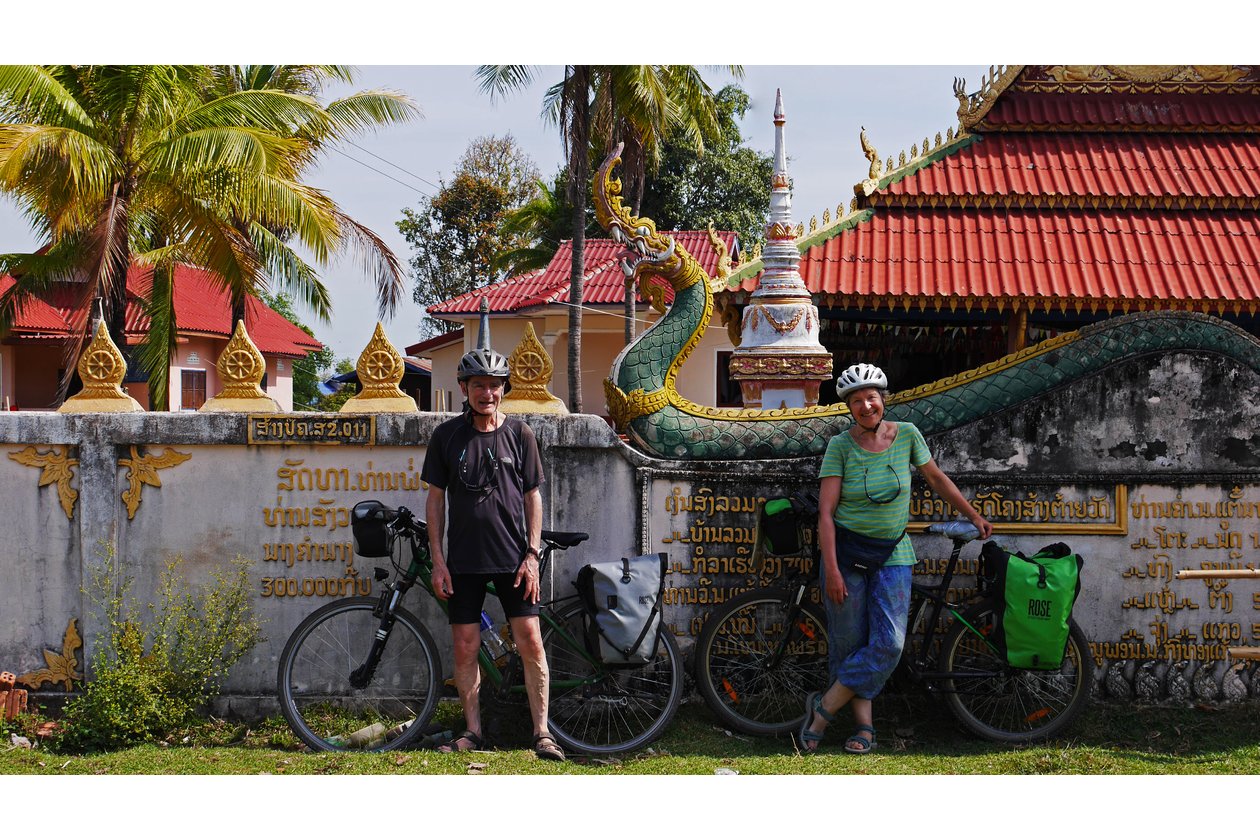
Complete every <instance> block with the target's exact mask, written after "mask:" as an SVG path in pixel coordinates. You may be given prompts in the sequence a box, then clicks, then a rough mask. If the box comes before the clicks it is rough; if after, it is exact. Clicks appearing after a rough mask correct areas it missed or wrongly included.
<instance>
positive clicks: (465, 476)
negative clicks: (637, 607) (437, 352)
mask: <svg viewBox="0 0 1260 840" xmlns="http://www.w3.org/2000/svg"><path fill="white" fill-rule="evenodd" d="M456 379H457V380H458V381H459V389H460V391H461V392H462V393H463V395H464V400H465V408H464V412H463V414H461V415H460V416H459V417H456V418H455V419H453V420H448V421H446V422H445V423H443V424H442V425H440V426H438V427H437V429H436V430H434V432H433V440H432V441H431V443H430V445H429V450H428V452H427V454H426V455H425V459H424V468H423V470H422V472H421V478H423V479H424V480H425V481H427V482H428V484H429V496H428V501H427V502H426V503H425V518H426V519H427V521H428V524H429V551H430V553H431V554H432V557H433V579H432V582H433V591H434V592H436V593H437V596H438V597H439V598H442V599H443V600H446V601H447V606H448V611H449V613H450V624H451V636H452V639H453V640H454V647H455V687H456V688H457V689H458V691H459V699H460V702H461V703H463V706H464V724H465V726H466V727H467V729H466V730H465V731H464V732H462V733H461V734H460V735H459V737H457V738H455V739H454V740H452V741H450V742H449V743H447V744H445V745H443V747H442V748H441V749H442V750H444V751H446V752H462V751H464V750H472V749H481V748H483V747H484V746H485V740H484V738H483V736H482V726H481V708H480V704H479V699H478V689H479V688H480V685H481V672H480V670H479V669H478V667H477V651H478V648H479V646H480V639H481V608H482V604H483V603H484V599H485V595H486V583H488V582H493V583H494V585H495V591H496V593H497V594H498V597H499V601H500V603H501V604H502V605H503V611H504V613H505V614H506V615H507V617H508V622H509V624H510V625H511V628H512V639H513V641H514V642H515V643H516V649H517V652H519V653H520V656H521V661H522V662H523V663H524V666H525V689H526V692H527V694H528V696H529V710H530V717H531V718H532V719H533V725H534V753H535V755H537V756H538V757H539V758H541V759H545V760H548V761H563V760H564V757H565V756H564V751H563V750H562V749H561V748H560V745H559V744H558V743H556V741H555V739H554V738H552V737H551V733H550V732H549V731H548V730H547V700H548V696H547V678H548V674H547V659H546V655H545V654H544V652H543V644H542V632H541V630H540V628H539V623H538V600H539V595H540V589H539V580H538V551H539V549H538V546H539V543H540V538H541V536H542V493H541V492H540V491H539V485H540V484H542V481H543V474H542V462H541V459H540V458H539V455H538V441H537V439H536V438H535V437H534V433H533V431H532V430H531V429H530V428H529V426H527V425H525V424H524V423H523V422H521V421H520V420H518V419H516V418H514V417H508V416H506V415H504V414H503V413H502V412H501V411H499V404H500V402H501V401H502V400H503V395H504V394H505V393H506V392H507V390H508V389H509V388H510V387H511V384H510V382H509V381H508V364H507V359H505V358H504V357H503V356H502V355H500V354H499V353H496V352H495V351H494V350H491V349H490V348H489V347H483V348H479V349H476V350H472V351H470V352H468V353H465V354H464V356H463V358H461V359H460V360H459V368H458V369H457V371H456ZM448 508H449V511H450V521H449V525H450V533H449V537H448V540H447V545H448V549H449V551H448V552H447V553H446V554H444V553H443V551H442V536H443V531H444V530H445V526H446V525H447V517H446V514H447V510H448Z"/></svg>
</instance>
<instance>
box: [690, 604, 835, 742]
mask: <svg viewBox="0 0 1260 840" xmlns="http://www.w3.org/2000/svg"><path fill="white" fill-rule="evenodd" d="M793 594H794V593H793V592H791V591H789V590H787V589H760V590H753V591H751V592H745V593H743V594H742V595H739V596H737V597H735V598H732V599H731V600H730V601H727V602H726V604H724V605H723V606H721V607H719V608H718V610H717V611H716V612H714V613H713V614H712V615H711V616H709V620H708V621H706V622H705V624H704V629H702V630H701V631H700V637H699V639H697V641H696V654H695V660H696V661H695V668H696V687H697V688H698V689H699V690H700V696H701V697H703V698H704V702H705V703H706V704H708V706H709V708H710V709H712V710H713V712H714V714H716V715H717V716H718V717H719V718H721V719H722V722H723V723H725V724H726V725H727V726H729V727H730V728H731V729H736V730H738V731H740V732H746V733H748V734H750V735H777V734H782V733H786V732H792V731H794V730H796V729H797V728H799V727H800V725H801V719H802V718H803V717H804V716H805V695H807V694H808V693H809V692H811V691H817V690H821V689H824V688H826V687H827V683H828V682H829V680H828V679H827V625H826V622H825V620H824V619H823V618H822V617H821V615H820V614H819V612H818V611H817V610H816V609H815V608H814V607H812V606H808V605H806V604H801V606H800V610H799V612H797V614H796V616H795V618H794V619H793V620H792V622H791V626H788V614H789V611H790V609H791V604H792V596H793Z"/></svg>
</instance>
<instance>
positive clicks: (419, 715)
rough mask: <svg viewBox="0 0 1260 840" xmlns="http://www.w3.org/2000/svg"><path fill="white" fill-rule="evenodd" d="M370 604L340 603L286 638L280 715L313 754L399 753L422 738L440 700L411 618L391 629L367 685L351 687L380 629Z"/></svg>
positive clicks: (424, 644)
mask: <svg viewBox="0 0 1260 840" xmlns="http://www.w3.org/2000/svg"><path fill="white" fill-rule="evenodd" d="M376 604H377V599H376V598H343V599H341V600H338V601H333V602H332V603H331V604H327V605H325V606H323V607H320V608H319V609H317V610H315V612H313V613H311V614H310V615H308V616H307V617H306V618H305V619H303V620H302V622H301V623H300V624H299V625H298V626H297V628H296V629H295V630H294V631H293V633H292V634H291V635H290V636H289V640H288V641H287V642H286V643H285V645H284V651H283V652H282V653H281V654H280V665H279V668H278V669H277V672H276V681H277V693H278V694H279V697H280V712H281V713H282V714H283V715H284V719H285V720H286V721H288V723H289V727H290V728H291V729H292V730H293V733H294V734H295V735H297V737H298V738H300V739H301V740H302V742H303V743H305V744H306V745H307V746H309V747H310V748H311V749H313V750H328V751H372V752H379V751H385V750H397V749H401V748H403V747H405V746H406V745H407V744H409V743H411V742H412V741H414V740H415V739H416V738H417V737H419V736H420V734H421V732H422V731H423V729H424V726H425V724H427V723H428V722H429V717H430V716H431V715H432V714H433V710H434V708H435V707H436V706H437V700H438V675H439V673H440V665H439V662H440V660H439V659H438V656H437V653H436V651H437V647H436V645H435V644H434V643H433V637H432V636H431V635H430V634H429V631H428V630H427V629H426V628H425V627H424V625H423V624H421V623H420V622H419V621H418V620H417V619H416V617H415V616H414V615H412V614H411V613H409V612H407V611H406V610H404V609H398V610H396V611H395V616H396V618H397V621H396V622H395V623H394V626H393V629H392V630H391V631H390V636H389V641H388V642H387V644H386V647H385V651H384V653H383V654H382V656H381V660H380V663H379V664H378V666H377V668H376V671H375V673H374V675H373V678H372V681H371V682H370V683H369V684H368V685H367V686H365V687H364V688H362V689H356V688H354V687H352V686H351V685H350V673H351V671H353V670H354V669H355V668H357V667H358V666H359V665H361V664H362V662H363V659H364V657H365V656H366V654H367V652H368V650H369V648H370V646H371V644H372V641H373V639H374V637H375V635H376V632H377V629H378V628H379V627H380V623H381V622H380V619H379V618H377V617H375V616H373V615H372V610H373V609H374V608H375V607H376Z"/></svg>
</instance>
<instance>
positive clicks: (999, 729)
mask: <svg viewBox="0 0 1260 840" xmlns="http://www.w3.org/2000/svg"><path fill="white" fill-rule="evenodd" d="M995 616H996V611H995V607H994V604H993V602H992V601H986V602H984V603H981V604H978V605H976V606H975V607H972V608H971V609H970V610H968V611H967V612H966V613H964V615H963V619H964V621H965V622H966V623H964V622H963V621H955V622H954V625H953V627H951V628H950V631H949V633H948V634H947V635H946V637H945V641H944V642H943V643H942V644H941V660H940V661H941V666H942V669H943V670H945V671H948V672H950V673H958V672H962V673H966V672H967V671H976V672H980V673H978V674H977V676H975V677H955V678H953V679H949V680H945V681H944V683H943V688H944V691H945V701H946V703H947V704H948V706H949V709H950V711H951V712H953V713H954V716H955V717H957V718H958V720H959V722H960V723H961V724H962V725H963V726H964V727H965V728H966V729H967V730H968V731H970V732H972V733H973V734H975V735H979V736H980V737H981V738H987V739H989V740H991V741H1001V742H1004V743H1011V744H1019V743H1026V742H1029V741H1039V740H1044V739H1046V738H1052V737H1054V736H1055V735H1058V734H1059V733H1060V732H1062V731H1064V730H1065V729H1067V727H1068V726H1070V725H1071V724H1072V722H1073V721H1074V720H1076V718H1077V716H1079V715H1080V713H1081V712H1082V711H1083V710H1084V709H1085V706H1086V704H1087V703H1088V702H1089V692H1090V686H1091V685H1093V682H1094V670H1093V667H1092V665H1091V664H1090V659H1089V640H1088V639H1087V638H1086V637H1085V634H1084V633H1083V632H1082V631H1081V628H1080V627H1078V626H1077V625H1076V622H1075V621H1069V622H1068V642H1067V651H1066V653H1065V654H1064V657H1063V664H1062V665H1061V666H1060V667H1059V668H1058V669H1057V670H1054V671H1032V670H1023V669H1019V668H1011V667H1010V666H1008V665H1007V664H1006V660H1005V658H1004V657H1002V656H1001V655H1000V654H999V653H998V652H997V651H996V650H994V649H993V648H992V647H991V646H990V645H989V643H988V641H987V637H988V636H989V635H990V633H991V632H992V630H993V624H994V619H995ZM968 625H970V626H968ZM972 628H975V629H974V630H973V629H972Z"/></svg>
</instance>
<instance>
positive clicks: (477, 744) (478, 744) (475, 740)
mask: <svg viewBox="0 0 1260 840" xmlns="http://www.w3.org/2000/svg"><path fill="white" fill-rule="evenodd" d="M460 741H467V742H468V743H470V744H472V746H471V747H461V746H460V745H459V742H460ZM485 748H486V742H485V741H484V740H482V737H481V736H480V735H478V734H477V733H475V732H473V731H472V730H470V729H465V730H464V731H463V732H461V733H459V734H458V735H456V736H455V737H454V738H452V739H451V740H449V741H447V742H446V743H445V744H442V745H441V746H440V747H438V752H444V753H455V752H471V751H473V750H484V749H485Z"/></svg>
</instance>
